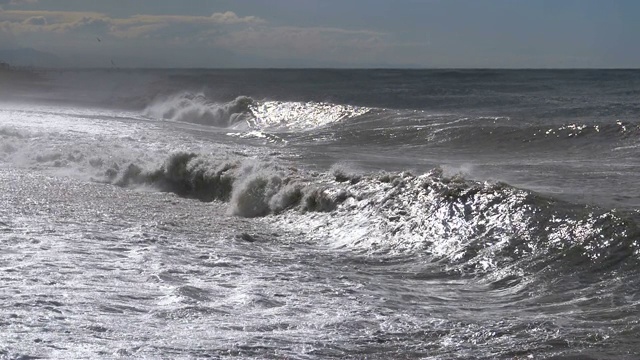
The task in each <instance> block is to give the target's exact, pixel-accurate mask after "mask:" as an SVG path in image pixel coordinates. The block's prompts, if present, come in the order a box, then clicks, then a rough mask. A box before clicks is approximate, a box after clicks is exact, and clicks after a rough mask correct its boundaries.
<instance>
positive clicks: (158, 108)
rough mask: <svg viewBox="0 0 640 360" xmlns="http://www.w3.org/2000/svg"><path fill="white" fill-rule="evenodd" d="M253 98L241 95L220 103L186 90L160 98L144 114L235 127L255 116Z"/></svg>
mask: <svg viewBox="0 0 640 360" xmlns="http://www.w3.org/2000/svg"><path fill="white" fill-rule="evenodd" d="M252 103H253V99H251V98H249V97H246V96H240V97H238V98H236V99H235V100H233V101H230V102H227V103H216V102H213V101H211V100H209V99H208V98H207V97H206V96H205V95H204V94H203V93H195V94H194V93H190V92H184V93H181V94H178V95H173V96H170V97H163V98H160V99H156V100H155V101H154V102H152V103H151V105H149V106H147V108H146V109H145V111H144V115H145V116H148V117H150V118H153V119H162V120H170V121H180V122H188V123H194V124H199V125H207V126H215V127H224V128H226V127H231V126H233V125H236V124H238V123H241V122H242V121H243V120H246V119H248V118H249V117H250V116H251V112H250V110H249V106H250V105H251V104H252Z"/></svg>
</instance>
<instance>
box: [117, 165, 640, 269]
mask: <svg viewBox="0 0 640 360" xmlns="http://www.w3.org/2000/svg"><path fill="white" fill-rule="evenodd" d="M112 181H113V182H114V183H115V184H117V185H120V186H129V185H136V184H145V185H151V186H155V187H156V188H158V189H160V190H162V191H167V192H173V193H176V194H178V195H180V196H184V197H190V198H196V199H199V200H202V201H213V200H219V201H225V202H228V203H229V209H230V210H229V211H230V212H231V213H232V214H234V215H238V216H243V217H263V216H270V221H273V222H277V223H280V224H281V225H283V226H285V227H289V228H294V229H296V230H297V231H300V232H304V233H307V234H308V235H309V236H311V237H312V238H315V239H317V240H318V241H319V242H321V241H327V239H331V240H330V241H331V242H332V244H333V246H338V247H348V248H353V249H359V250H363V251H367V252H393V253H406V252H410V253H416V252H419V253H422V254H425V255H427V256H429V257H431V258H432V259H433V260H434V261H445V262H446V263H448V264H450V265H451V266H453V267H454V268H457V269H459V270H460V271H463V272H465V273H468V272H470V271H471V272H485V271H489V270H492V269H496V268H503V267H508V266H510V265H512V264H515V263H518V262H520V261H522V260H526V262H527V263H528V265H527V266H543V267H544V266H546V265H547V264H549V263H550V262H554V261H555V260H562V263H563V264H564V265H565V266H573V265H586V266H594V267H607V266H609V265H611V264H615V263H619V262H621V261H623V260H625V259H627V258H629V257H632V256H637V255H638V254H639V249H640V244H639V242H638V241H639V239H640V238H639V234H640V233H639V231H638V228H637V222H636V221H635V220H634V219H632V218H630V217H629V216H628V215H624V214H620V213H617V212H616V211H606V210H602V209H599V208H596V207H589V206H584V205H576V204H571V203H567V202H562V201H557V200H554V199H551V198H546V197H543V196H540V195H537V194H535V193H532V192H529V191H525V190H521V189H517V188H514V187H511V186H509V185H507V184H504V183H488V182H475V181H469V180H465V179H463V178H462V177H459V176H453V177H447V176H445V175H443V171H442V170H441V169H434V170H433V171H431V172H429V173H426V174H424V175H419V176H416V175H412V174H410V173H398V174H387V173H385V174H368V175H366V174H365V175H362V174H358V175H353V174H349V172H348V171H346V170H345V169H343V168H336V169H335V170H334V171H333V173H332V174H328V173H327V174H317V173H306V172H304V171H302V170H299V169H296V168H291V167H282V166H278V165H277V164H274V163H265V162H259V161H256V160H251V159H237V158H227V159H222V160H220V159H213V158H210V157H206V156H202V155H198V154H194V153H176V154H174V155H172V156H171V157H169V158H168V159H167V161H166V162H165V164H164V165H162V166H161V167H159V168H158V169H155V170H150V171H149V170H143V169H142V168H140V167H138V166H136V165H133V164H132V165H130V166H129V167H128V168H127V169H125V170H124V171H123V172H122V173H121V174H119V175H118V176H117V177H113V180H112Z"/></svg>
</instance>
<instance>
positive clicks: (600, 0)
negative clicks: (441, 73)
mask: <svg viewBox="0 0 640 360" xmlns="http://www.w3.org/2000/svg"><path fill="white" fill-rule="evenodd" d="M0 9H1V10H0V49H2V48H5V49H7V48H19V47H29V48H34V49H37V50H40V51H45V52H50V53H53V54H55V55H57V56H58V57H60V58H61V59H63V61H65V63H66V64H69V65H73V66H82V65H85V66H110V64H111V61H112V60H113V61H115V62H117V63H118V65H119V66H123V67H126V66H135V67H140V66H143V67H247V66H250V67H380V66H383V67H520V68H521V67H640V20H639V19H640V1H638V0H484V1H482V0H0ZM98 39H99V40H98Z"/></svg>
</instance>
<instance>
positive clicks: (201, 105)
mask: <svg viewBox="0 0 640 360" xmlns="http://www.w3.org/2000/svg"><path fill="white" fill-rule="evenodd" d="M369 110H370V109H368V108H366V107H357V106H350V105H339V104H330V103H322V102H313V101H310V102H288V101H256V100H254V99H252V98H250V97H247V96H240V97H237V98H236V99H234V100H232V101H229V102H223V103H220V102H215V101H212V100H209V99H208V98H207V96H206V95H205V94H204V93H195V94H194V93H190V92H184V93H181V94H178V95H173V96H169V97H160V98H159V99H156V100H154V101H153V102H152V103H151V104H150V105H149V106H147V108H146V109H145V110H144V115H145V116H147V117H149V118H152V119H158V120H170V121H179V122H187V123H193V124H199V125H207V126H215V127H220V128H234V127H239V128H243V127H247V126H248V127H249V128H251V129H254V130H255V129H260V130H269V131H305V130H313V129H316V128H320V127H323V126H327V125H329V124H334V123H337V122H340V121H343V120H346V119H350V118H354V117H357V116H360V115H363V114H366V113H367V112H368V111H369Z"/></svg>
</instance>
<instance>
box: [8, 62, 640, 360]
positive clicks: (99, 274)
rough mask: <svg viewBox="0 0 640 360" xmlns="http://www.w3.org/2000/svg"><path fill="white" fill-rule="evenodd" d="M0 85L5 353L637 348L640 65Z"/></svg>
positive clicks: (486, 352) (469, 353) (586, 352)
mask: <svg viewBox="0 0 640 360" xmlns="http://www.w3.org/2000/svg"><path fill="white" fill-rule="evenodd" d="M0 75H1V76H4V78H2V80H3V84H10V85H11V86H12V88H13V89H15V90H14V91H9V90H7V89H8V88H7V87H5V86H4V85H3V88H2V90H0V178H1V179H2V181H1V182H0V183H1V184H2V185H0V186H1V187H2V192H1V198H0V209H1V210H0V241H1V242H2V245H3V256H4V258H3V260H4V261H3V264H2V265H1V267H0V269H1V274H2V282H3V284H4V286H3V287H2V288H3V289H2V290H0V300H2V302H3V304H4V306H3V308H2V310H1V311H0V324H3V327H4V328H5V329H6V331H4V332H3V335H0V357H6V358H19V357H21V356H22V357H29V356H32V357H45V358H47V357H51V358H65V357H66V358H112V357H118V356H119V357H134V358H135V357H151V358H153V357H178V358H190V357H224V358H226V357H237V358H280V357H289V358H319V359H320V358H345V357H355V358H365V357H366V358H380V359H386V358H432V359H461V358H474V359H475V358H479V359H494V358H504V359H511V358H535V359H537V358H541V359H546V358H553V359H562V358H566V359H571V358H584V359H633V358H635V354H637V353H638V352H640V348H638V345H637V341H636V333H637V332H638V330H640V329H639V328H638V327H639V324H640V317H639V316H638V314H639V313H638V310H639V309H638V304H640V294H638V291H637V289H638V286H639V285H640V284H638V271H639V268H638V256H639V254H640V253H639V252H640V243H639V239H640V238H639V229H638V224H639V223H638V221H639V214H638V211H637V208H638V205H640V195H639V194H638V193H637V189H639V188H640V182H639V180H638V176H637V174H638V169H639V167H640V161H639V160H638V159H640V157H639V155H640V154H639V153H638V152H639V151H640V149H639V146H638V135H639V134H640V120H639V119H640V117H639V115H640V101H639V100H638V97H637V95H638V91H639V90H638V89H640V72H637V71H600V70H588V71H586V70H585V71H542V70H541V71H515V70H514V71H494V70H468V71H452V70H438V71H404V70H361V71H360V70H357V71H356V70H230V71H202V70H162V71H160V70H126V71H125V70H123V71H115V70H104V71H97V70H91V71H89V70H87V71H72V70H65V71H51V72H47V71H37V72H22V73H13V74H12V75H11V76H8V75H7V74H0Z"/></svg>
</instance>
